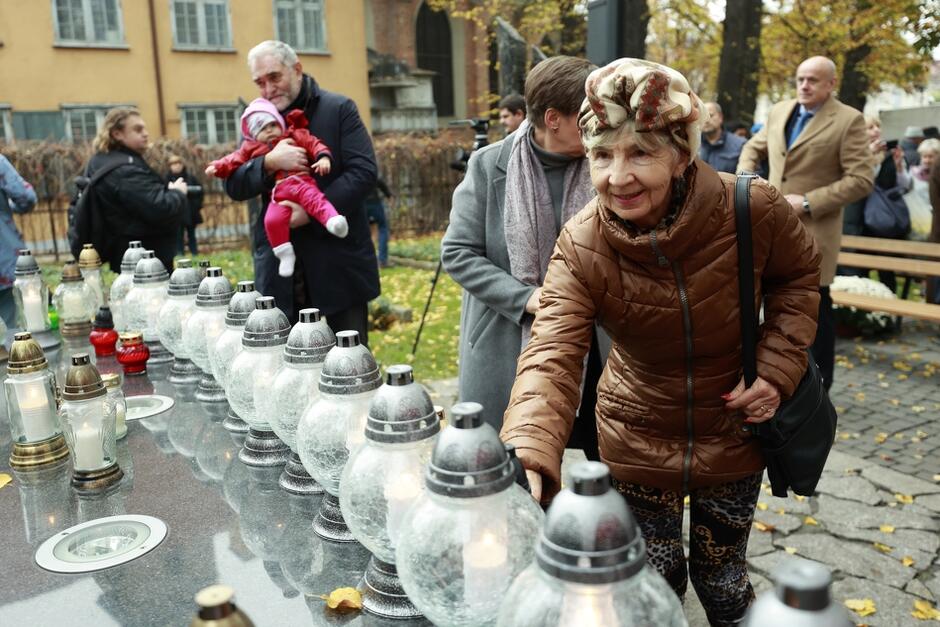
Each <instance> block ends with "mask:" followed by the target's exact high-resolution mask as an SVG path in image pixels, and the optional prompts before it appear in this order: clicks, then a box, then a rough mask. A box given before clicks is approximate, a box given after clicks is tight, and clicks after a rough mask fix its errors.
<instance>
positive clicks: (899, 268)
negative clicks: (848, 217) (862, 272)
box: [838, 251, 940, 277]
mask: <svg viewBox="0 0 940 627" xmlns="http://www.w3.org/2000/svg"><path fill="white" fill-rule="evenodd" d="M838 263H839V265H840V266H848V267H850V268H870V269H872V270H890V271H891V272H897V273H898V274H904V275H907V276H918V277H928V276H936V277H940V261H929V260H926V259H908V258H907V257H892V256H889V255H866V254H864V253H847V252H845V251H839V259H838Z"/></svg>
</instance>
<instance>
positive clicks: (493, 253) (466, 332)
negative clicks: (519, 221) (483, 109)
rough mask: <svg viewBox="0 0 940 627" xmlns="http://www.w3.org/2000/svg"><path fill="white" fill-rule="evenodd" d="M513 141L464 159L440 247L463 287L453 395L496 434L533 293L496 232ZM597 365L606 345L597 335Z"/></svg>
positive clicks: (499, 231) (447, 266) (509, 139)
mask: <svg viewBox="0 0 940 627" xmlns="http://www.w3.org/2000/svg"><path fill="white" fill-rule="evenodd" d="M513 138H514V134H511V135H509V136H508V137H506V138H505V139H503V140H502V141H499V142H496V143H494V144H490V145H489V146H487V147H485V148H482V149H480V150H478V151H476V152H475V153H473V155H471V157H470V161H469V162H468V163H467V173H466V176H465V177H464V179H463V181H461V183H460V185H458V186H457V189H456V190H455V191H454V199H453V205H452V207H451V211H450V224H449V225H448V227H447V232H446V233H445V234H444V239H443V241H442V242H441V261H442V262H443V265H444V269H445V270H446V271H447V273H448V274H449V275H450V276H451V277H452V278H453V279H454V280H455V281H456V282H457V283H459V284H460V286H461V287H463V290H464V292H463V303H462V305H461V310H460V344H459V359H460V368H459V373H458V388H459V389H458V395H459V400H461V401H475V402H477V403H480V404H481V405H483V417H484V419H485V420H486V421H487V422H488V423H489V424H491V425H492V426H493V427H494V428H495V429H496V430H497V431H499V429H500V427H501V426H502V424H503V413H504V412H505V411H506V407H507V406H508V405H509V393H510V391H511V390H512V384H513V382H514V381H515V379H516V362H518V360H519V352H520V346H521V332H522V321H523V319H524V317H525V316H531V315H532V314H529V313H526V311H525V304H526V302H527V301H528V300H529V297H530V296H531V295H532V292H533V291H535V286H532V285H526V284H525V283H522V282H520V281H519V280H518V279H516V278H515V277H514V276H512V274H510V272H509V253H508V252H507V250H506V236H505V234H504V231H503V201H504V199H505V196H506V167H507V164H508V163H509V153H510V151H511V148H512V142H513ZM598 343H599V348H600V353H601V363H602V365H603V363H604V362H605V361H606V360H607V353H608V352H609V350H610V340H609V338H608V337H607V336H606V334H604V333H603V332H602V331H601V330H600V329H598Z"/></svg>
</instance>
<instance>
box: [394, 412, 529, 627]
mask: <svg viewBox="0 0 940 627" xmlns="http://www.w3.org/2000/svg"><path fill="white" fill-rule="evenodd" d="M482 411H483V407H482V406H481V405H480V404H479V403H458V404H457V405H454V406H453V408H451V414H450V426H448V427H447V428H445V429H444V430H443V431H441V433H440V435H439V436H438V438H437V442H436V443H435V445H434V451H433V453H432V454H431V462H430V464H428V466H427V469H426V472H425V477H424V479H425V486H426V490H425V492H424V493H423V494H421V495H420V496H419V497H418V500H417V501H416V502H415V504H414V505H413V506H412V507H410V508H409V509H408V511H407V512H406V513H405V515H404V516H403V518H402V520H401V523H400V529H402V530H407V533H401V534H400V535H399V540H398V544H397V546H396V548H395V565H396V567H397V568H398V576H399V578H400V579H401V583H402V587H403V588H404V589H405V592H406V593H407V594H408V597H409V598H410V599H411V601H412V602H413V603H414V604H415V607H417V608H418V609H419V610H420V611H421V613H422V614H424V615H425V616H426V617H427V618H428V619H429V620H430V621H432V622H433V623H434V624H435V625H438V626H440V627H479V626H480V625H492V624H493V623H494V622H495V621H496V618H497V616H498V614H499V608H500V603H501V602H502V599H503V596H504V595H505V594H506V591H507V590H508V589H509V586H510V584H511V583H512V580H513V579H514V578H515V577H516V576H517V575H518V574H519V573H520V572H521V571H522V570H523V569H524V568H525V567H526V566H528V565H529V564H531V563H532V559H533V557H534V554H535V545H534V542H533V539H534V538H536V537H537V535H538V530H539V527H540V526H541V523H542V519H543V518H544V516H543V514H542V510H541V508H540V507H539V505H538V503H536V502H535V499H533V498H532V497H531V496H530V495H529V493H528V492H526V491H525V490H524V489H522V488H521V487H519V485H518V484H517V483H515V479H516V470H515V466H514V465H513V462H512V458H511V457H510V456H509V453H508V452H507V451H506V448H505V447H504V446H503V443H502V442H501V441H500V439H499V435H498V434H497V433H496V430H495V429H493V427H491V426H490V425H488V424H486V423H485V422H483V417H482Z"/></svg>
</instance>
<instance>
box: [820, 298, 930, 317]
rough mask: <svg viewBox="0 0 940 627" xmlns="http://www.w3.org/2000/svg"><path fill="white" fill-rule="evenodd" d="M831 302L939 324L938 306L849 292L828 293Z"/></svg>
mask: <svg viewBox="0 0 940 627" xmlns="http://www.w3.org/2000/svg"><path fill="white" fill-rule="evenodd" d="M829 294H830V295H831V296H832V302H833V304H835V305H842V306H845V307H855V308H856V309H864V310H866V311H883V312H885V313H888V314H892V315H894V316H898V317H899V318H900V317H904V318H919V319H920V320H930V321H931V322H940V305H931V304H929V303H920V302H916V301H913V300H901V299H900V298H878V297H877V296H865V295H864V294H850V293H849V292H840V291H830V292H829Z"/></svg>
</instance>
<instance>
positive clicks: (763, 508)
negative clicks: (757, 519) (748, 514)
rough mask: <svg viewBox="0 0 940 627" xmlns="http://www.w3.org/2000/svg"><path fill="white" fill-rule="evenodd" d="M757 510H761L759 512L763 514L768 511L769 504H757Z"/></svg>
mask: <svg viewBox="0 0 940 627" xmlns="http://www.w3.org/2000/svg"><path fill="white" fill-rule="evenodd" d="M757 509H759V510H760V511H762V512H766V511H767V503H758V504H757Z"/></svg>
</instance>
